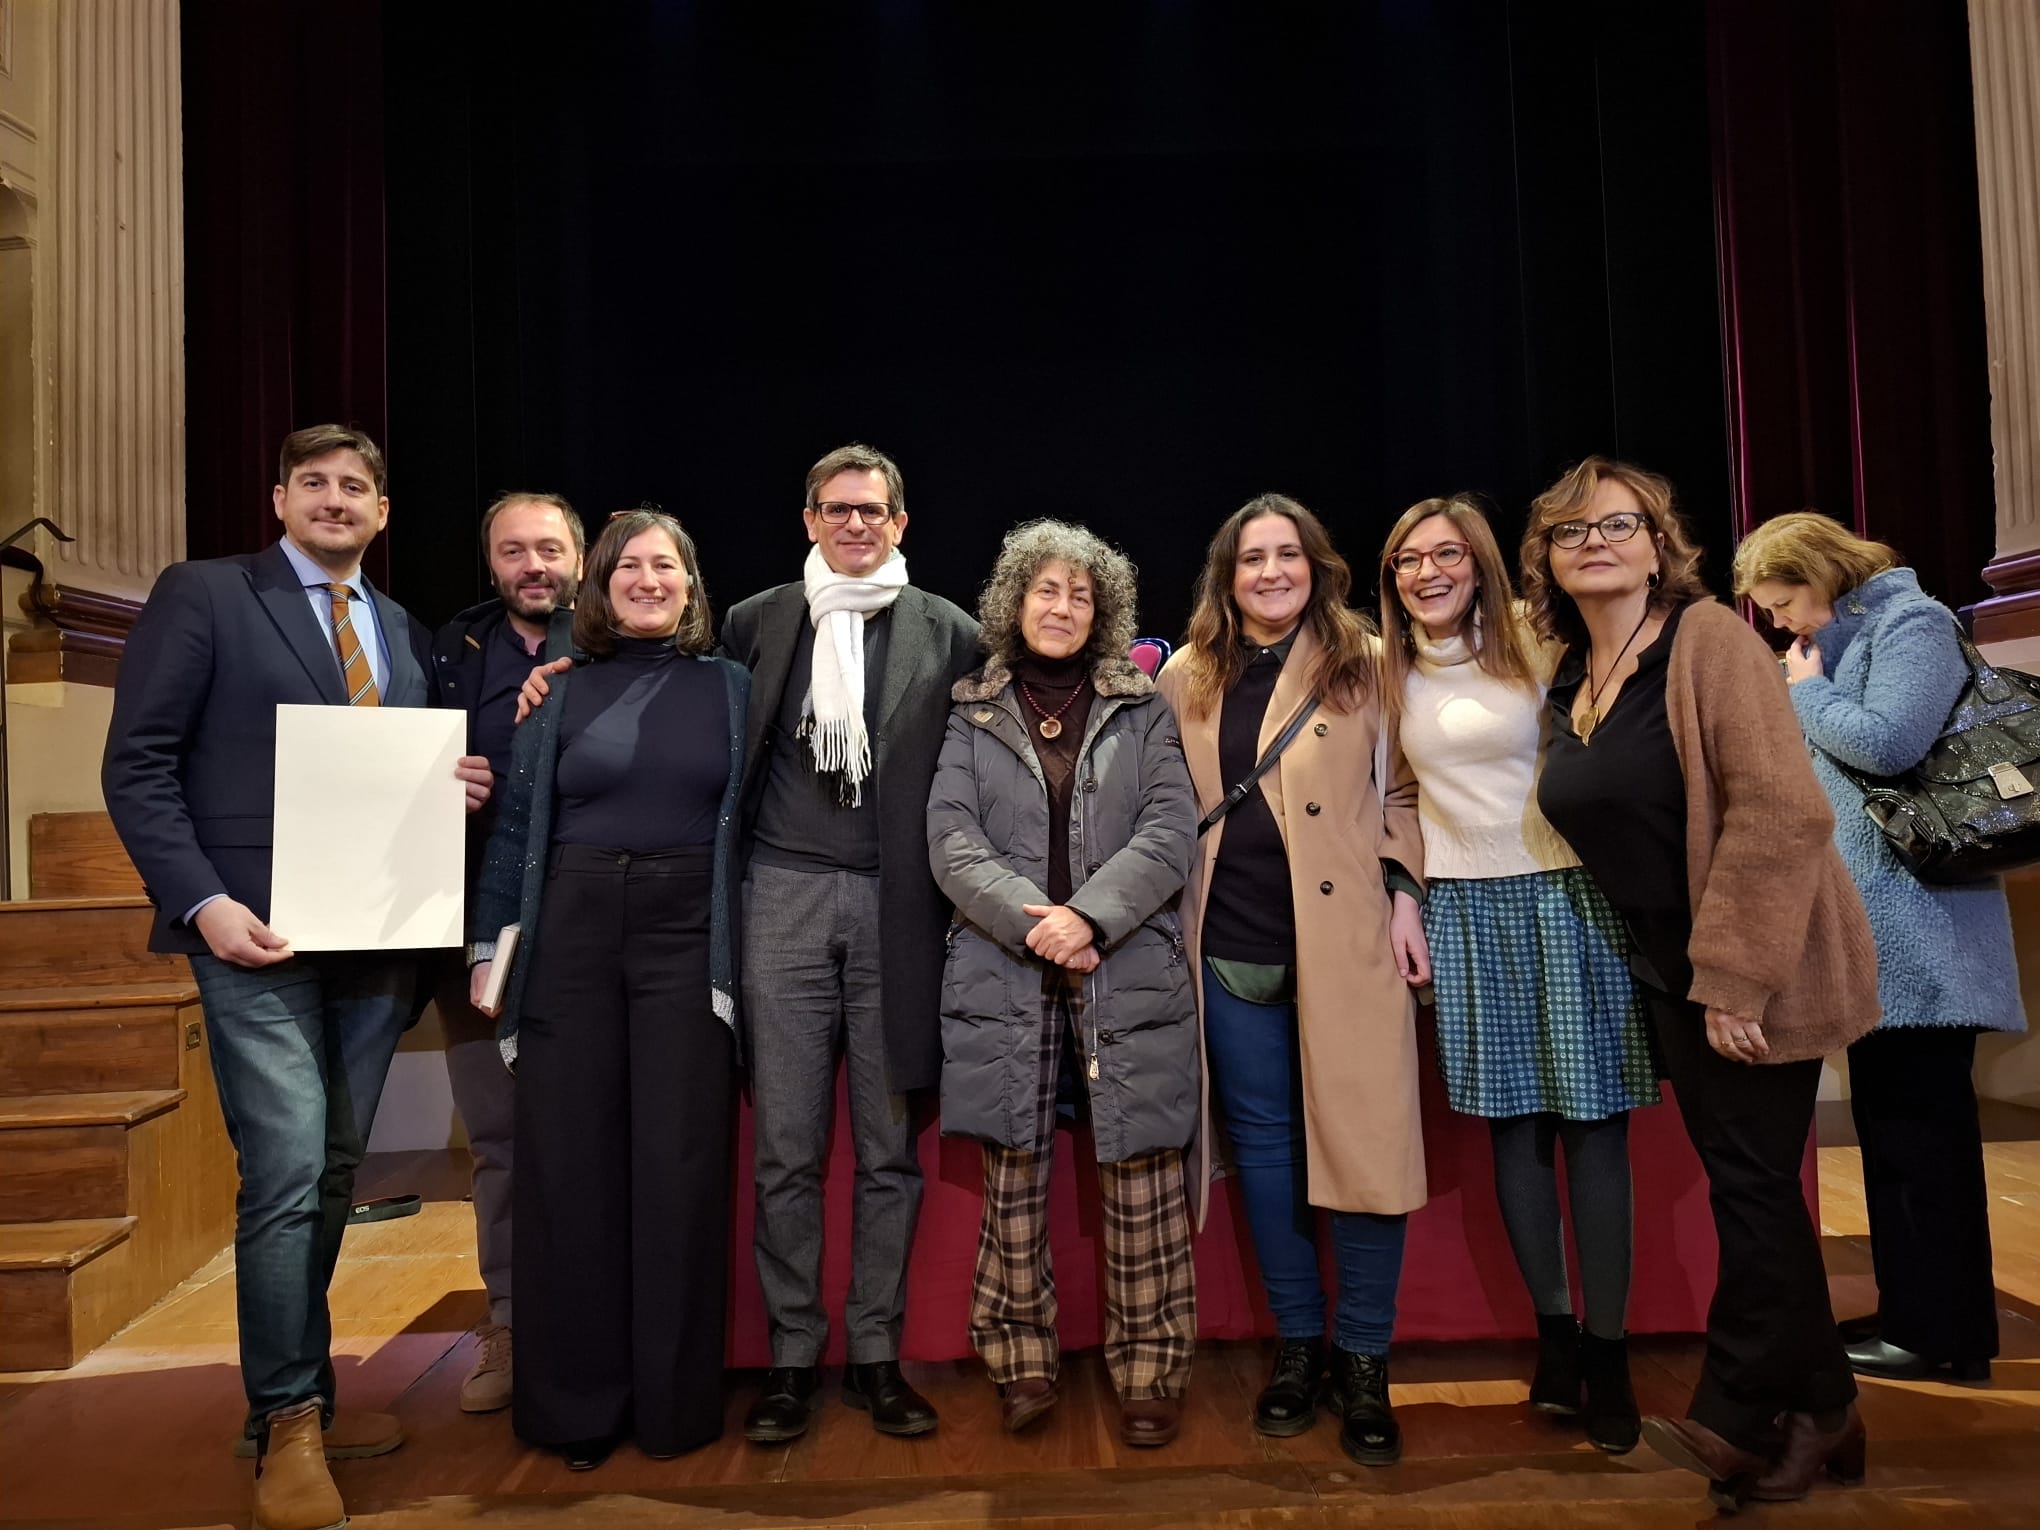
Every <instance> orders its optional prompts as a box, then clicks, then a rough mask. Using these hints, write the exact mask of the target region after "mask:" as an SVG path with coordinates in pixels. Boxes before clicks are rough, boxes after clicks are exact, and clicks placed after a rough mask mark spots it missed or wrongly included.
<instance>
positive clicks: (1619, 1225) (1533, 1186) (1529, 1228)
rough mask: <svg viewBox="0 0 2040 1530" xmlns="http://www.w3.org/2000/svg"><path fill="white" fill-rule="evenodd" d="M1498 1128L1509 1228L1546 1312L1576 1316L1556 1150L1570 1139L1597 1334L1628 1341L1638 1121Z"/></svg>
mask: <svg viewBox="0 0 2040 1530" xmlns="http://www.w3.org/2000/svg"><path fill="white" fill-rule="evenodd" d="M1488 1129H1489V1131H1490V1132H1491V1133H1492V1134H1493V1136H1494V1147H1495V1194H1496V1196H1497V1197H1498V1198H1499V1199H1500V1201H1501V1203H1502V1222H1503V1224H1504V1225H1505V1226H1506V1227H1507V1228H1508V1230H1509V1246H1510V1247H1511V1248H1513V1249H1514V1250H1515V1253H1516V1264H1517V1266H1518V1267H1519V1268H1520V1269H1521V1270H1522V1271H1523V1283H1524V1284H1525V1285H1526V1286H1528V1287H1529V1288H1530V1299H1531V1300H1532V1301H1533V1302H1535V1303H1536V1305H1537V1311H1538V1314H1539V1315H1540V1316H1544V1317H1556V1316H1558V1315H1560V1314H1561V1313H1570V1312H1571V1311H1572V1292H1571V1290H1570V1288H1569V1287H1568V1286H1567V1284H1566V1273H1565V1229H1564V1227H1563V1226H1562V1225H1561V1223H1560V1221H1559V1214H1558V1179H1557V1174H1556V1148H1557V1146H1558V1144H1559V1143H1561V1142H1563V1143H1564V1144H1565V1183H1566V1193H1567V1196H1568V1198H1569V1200H1570V1203H1571V1209H1572V1224H1573V1242H1574V1244H1575V1245H1577V1247H1578V1249H1579V1256H1580V1290H1581V1293H1582V1294H1583V1295H1584V1296H1585V1298H1586V1308H1587V1312H1586V1328H1587V1332H1589V1333H1591V1334H1594V1335H1595V1336H1597V1337H1599V1338H1603V1339H1619V1338H1621V1337H1622V1335H1623V1333H1624V1332H1625V1331H1626V1328H1627V1316H1628V1311H1629V1263H1630V1200H1629V1117H1628V1116H1627V1115H1626V1114H1623V1115H1616V1116H1610V1117H1609V1118H1608V1119H1607V1120H1605V1121H1568V1120H1566V1119H1564V1118H1563V1117H1561V1116H1557V1115H1553V1114H1550V1113H1548V1112H1546V1113H1541V1114H1538V1115H1529V1116H1507V1117H1503V1118H1500V1119H1496V1120H1490V1121H1489V1122H1488Z"/></svg>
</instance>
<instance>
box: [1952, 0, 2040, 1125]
mask: <svg viewBox="0 0 2040 1530" xmlns="http://www.w3.org/2000/svg"><path fill="white" fill-rule="evenodd" d="M1969 60H1970V76H1971V79H1972V81H1973V83H1974V93H1975V102H1976V180H1977V216H1978V222H1979V225H1980V227H1981V229H1982V234H1983V303H1984V320H1985V330H1986V343H1987V346H1988V351H1987V355H1988V366H1989V369H1990V437H1991V452H1992V458H1993V462H1994V467H1995V473H1996V501H1997V557H1998V560H1999V561H2000V562H2004V561H2006V560H2011V559H2015V558H2017V557H2018V556H2019V555H2020V554H2031V553H2032V552H2033V551H2034V550H2035V549H2036V548H2040V156H2036V153H2035V149H2036V145H2040V3H2036V0H1969ZM1994 568H1995V565H1994ZM2029 578H2030V575H2028V574H2025V573H2021V574H2018V575H2016V576H2014V577H2011V578H2009V579H2007V578H2005V577H2003V576H2000V577H1999V578H1994V579H1992V581H1991V582H1992V586H1993V588H1995V589H1997V590H1998V591H1999V594H2000V597H2001V598H2000V599H1998V600H1994V601H1989V602H1986V603H1985V612H1986V616H1985V617H1984V620H1986V621H1988V622H1989V623H1990V625H1991V626H1992V627H1993V628H1994V629H1996V630H2000V631H2002V632H2003V633H2004V635H2005V639H2006V640H2005V641H2001V642H1993V643H1988V644H1986V645H1985V649H1984V651H1985V653H1986V654H1987V655H1988V656H1989V657H1990V658H1991V660H1992V661H1993V662H1995V663H1999V664H2006V665H2012V666H2015V667H2017V668H2020V669H2025V670H2031V671H2036V672H2040V609H2034V610H2024V609H2021V606H2022V605H2023V604H2024V603H2025V601H2026V600H2027V599H2028V598H2029V595H2028V593H2027V590H2030V588H2031V587H2030V585H2028V584H2027V581H2028V579H2029ZM2022 585H2024V586H2026V590H2022V589H2021V588H2020V587H2021V586H2022ZM1993 606H1995V607H1997V608H1998V610H1999V612H2000V613H2005V614H2001V615H1997V616H1994V617H1993V616H1990V615H1988V613H1989V612H1990V608H1991V607H1993ZM1979 630H1980V631H1981V630H1982V627H1981V626H1980V627H1979ZM2010 894H2011V902H2012V931H2013V936H2014V939H2015V941H2016V944H2017V947H2018V953H2019V981H2020V985H2021V987H2022V989H2023V990H2024V993H2025V1000H2026V1014H2027V1017H2028V1020H2029V1022H2030V1021H2033V1020H2040V876H2035V877H2032V878H2030V879H2029V878H2018V879H2014V881H2013V882H2012V884H2011V887H2010ZM1976 1079H1977V1089H1978V1092H1980V1093H1982V1094H1984V1095H1987V1096H1989V1097H1991V1098H1994V1099H2000V1100H2011V1101H2015V1102H2017V1103H2020V1104H2025V1105H2040V1036H2035V1035H2032V1034H2028V1035H2027V1036H2025V1037H1986V1038H1985V1039H1984V1041H1983V1043H1982V1044H1981V1045H1980V1046H1979V1047H1978V1049H1977V1070H1976Z"/></svg>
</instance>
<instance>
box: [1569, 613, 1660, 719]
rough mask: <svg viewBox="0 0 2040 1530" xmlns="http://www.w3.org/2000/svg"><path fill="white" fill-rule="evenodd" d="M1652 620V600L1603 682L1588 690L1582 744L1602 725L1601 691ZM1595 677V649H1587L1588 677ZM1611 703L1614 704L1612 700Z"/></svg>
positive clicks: (1638, 619)
mask: <svg viewBox="0 0 2040 1530" xmlns="http://www.w3.org/2000/svg"><path fill="white" fill-rule="evenodd" d="M1649 620H1650V602H1649V601H1645V602H1644V603H1643V615H1641V616H1639V617H1638V618H1637V619H1636V625H1635V626H1634V627H1632V628H1630V629H1629V636H1628V637H1627V638H1625V639H1623V642H1622V647H1621V649H1620V650H1619V651H1618V652H1617V653H1616V655H1615V662H1614V663H1613V664H1611V665H1609V666H1608V673H1607V674H1605V675H1603V676H1602V677H1601V683H1600V684H1599V685H1597V686H1595V687H1594V688H1593V689H1592V690H1590V691H1588V692H1587V709H1586V710H1585V711H1584V712H1582V713H1580V721H1579V733H1580V743H1581V744H1582V745H1586V744H1591V743H1592V742H1593V741H1594V730H1595V729H1596V728H1598V727H1600V726H1601V692H1603V691H1605V690H1606V689H1608V684H1609V682H1610V681H1612V680H1613V679H1614V678H1615V671H1616V670H1618V669H1620V668H1621V667H1622V660H1623V659H1624V657H1626V656H1627V654H1628V653H1629V645H1630V644H1631V643H1633V642H1635V641H1636V634H1637V633H1639V632H1641V631H1643V624H1644V623H1645V622H1647V621H1649ZM1593 678H1594V650H1593V649H1592V647H1589V648H1588V649H1587V679H1588V680H1590V681H1591V680H1592V679H1593ZM1610 705H1613V703H1612V702H1611V703H1610Z"/></svg>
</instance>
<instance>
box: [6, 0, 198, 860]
mask: <svg viewBox="0 0 2040 1530" xmlns="http://www.w3.org/2000/svg"><path fill="white" fill-rule="evenodd" d="M177 20H178V0H0V534H4V533H5V532H7V531H11V530H13V529H14V528H15V527H16V526H18V525H20V524H22V523H23V522H25V521H28V520H31V519H33V518H34V517H36V516H48V517H49V518H51V519H52V520H54V521H56V522H57V523H58V524H59V525H61V526H63V527H64V528H65V529H66V530H67V531H69V532H70V533H71V535H72V536H73V537H75V538H76V540H75V542H73V543H70V544H63V543H58V542H56V541H54V540H53V539H52V538H50V537H49V536H48V535H47V534H45V533H37V534H36V536H35V538H34V540H33V541H32V542H31V543H30V544H29V550H30V551H31V552H33V553H34V554H35V555H36V556H37V557H38V558H40V559H41V560H42V563H43V566H44V567H45V569H46V570H47V571H48V577H49V578H50V579H51V580H52V581H54V582H56V583H58V584H62V585H65V586H67V587H70V588H73V589H79V590H89V591H93V592H96V593H100V594H108V595H122V596H130V597H139V596H142V595H145V594H146V593H147V592H148V589H149V587H150V585H151V584H153V583H154V582H155V577H156V575H157V574H158V573H159V572H160V571H161V570H162V569H163V568H164V567H166V566H167V565H168V564H170V563H174V562H175V561H177V560H178V559H179V558H181V557H182V556H183V555H184V227H183V206H184V197H183V174H184V172H183V154H182V138H181V133H182V105H181V100H180V94H179V92H180V76H179V69H178V27H177ZM25 584H26V581H25V577H24V576H22V575H20V574H19V573H18V572H17V571H12V570H10V571H8V573H7V577H6V579H5V581H4V583H0V605H4V609H0V618H4V628H5V631H6V633H7V634H8V635H9V636H11V635H12V634H13V633H14V632H16V631H18V630H19V629H20V627H21V626H22V624H23V617H22V614H21V611H20V604H19V598H20V594H21V591H22V589H23V588H25ZM7 702H8V708H7V709H8V721H9V735H10V736H9V737H8V738H7V739H6V741H5V742H6V748H5V751H4V755H0V770H4V771H5V772H6V774H7V788H8V797H9V819H10V822H9V831H10V832H9V836H8V837H9V848H10V851H11V855H10V862H11V865H12V867H13V869H14V872H15V876H14V889H15V892H16V895H17V896H25V895H26V892H27V881H26V876H25V872H24V870H23V868H24V867H25V864H26V861H25V857H26V854H27V836H26V831H25V827H24V826H25V824H26V822H27V820H28V817H29V816H30V815H31V814H34V813H39V812H64V811H70V810H75V809H81V808H87V809H89V808H97V807H100V806H102V805H103V804H102V803H101V801H100V798H99V755H100V751H101V748H102V747H103V744H104V739H105V733H106V724H107V718H108V714H109V711H110V709H111V706H112V693H111V692H110V691H107V690H105V689H103V688H99V687H92V686H82V685H74V684H69V683H50V684H39V685H13V686H9V687H8V696H7Z"/></svg>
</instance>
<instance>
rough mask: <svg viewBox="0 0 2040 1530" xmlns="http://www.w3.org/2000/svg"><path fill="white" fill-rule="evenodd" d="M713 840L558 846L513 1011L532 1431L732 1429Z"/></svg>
mask: <svg viewBox="0 0 2040 1530" xmlns="http://www.w3.org/2000/svg"><path fill="white" fill-rule="evenodd" d="M711 854H712V852H711V851H709V850H708V849H706V848H703V849H700V850H681V851H671V852H666V853H664V854H660V855H652V856H643V855H640V856H633V855H627V854H623V853H621V852H618V851H614V850H594V849H589V848H586V847H583V846H578V845H561V846H555V847H554V849H553V852H552V867H551V869H550V871H549V872H548V875H547V880H546V888H545V898H544V902H543V904H542V906H541V910H540V914H539V934H538V942H537V946H536V949H535V950H534V952H533V957H534V965H533V967H532V970H531V973H530V976H529V979H528V981H527V984H526V989H525V1002H524V1014H523V1016H522V1018H521V1020H520V1022H519V1026H518V1056H517V1137H516V1162H517V1176H516V1184H515V1186H514V1189H513V1192H512V1193H513V1198H514V1199H513V1205H514V1208H515V1225H516V1228H517V1237H516V1242H515V1248H514V1253H513V1255H512V1258H513V1263H512V1272H513V1275H512V1278H513V1284H514V1288H515V1290H516V1292H517V1322H516V1325H515V1326H514V1328H513V1329H512V1330H511V1332H512V1339H511V1343H512V1346H513V1349H512V1353H513V1356H514V1359H515V1363H514V1365H513V1367H512V1374H513V1394H514V1395H513V1398H512V1408H513V1410H514V1411H513V1414H512V1417H513V1421H514V1423H515V1426H516V1430H517V1433H518V1435H519V1436H520V1437H521V1438H523V1439H525V1440H527V1441H529V1442H530V1443H532V1444H534V1445H547V1446H560V1445H566V1444H570V1443H572V1442H574V1441H577V1440H594V1439H601V1438H606V1437H627V1436H635V1438H636V1440H637V1443H638V1444H639V1446H640V1447H642V1448H643V1449H644V1450H645V1451H647V1452H649V1453H653V1454H658V1455H669V1454H675V1453H677V1452H680V1451H683V1450H691V1449H693V1448H694V1447H696V1446H699V1445H705V1444H707V1443H708V1442H709V1441H711V1440H713V1439H715V1438H716V1437H717V1436H718V1435H720V1434H721V1433H722V1421H723V1402H722V1365H723V1314H724V1308H725V1305H726V1302H727V1298H728V1271H729V1243H730V1203H729V1195H730V1154H731V1121H732V1116H733V1112H734V1080H733V1062H734V1058H733V1044H732V1042H731V1039H730V1033H729V1027H728V1026H726V1025H725V1024H724V1023H723V1022H722V1021H721V1020H719V1019H717V1018H716V1015H715V1013H714V1011H713V1009H712V1008H711V1007H710V1002H709V985H708V921H709V897H710V882H711Z"/></svg>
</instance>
